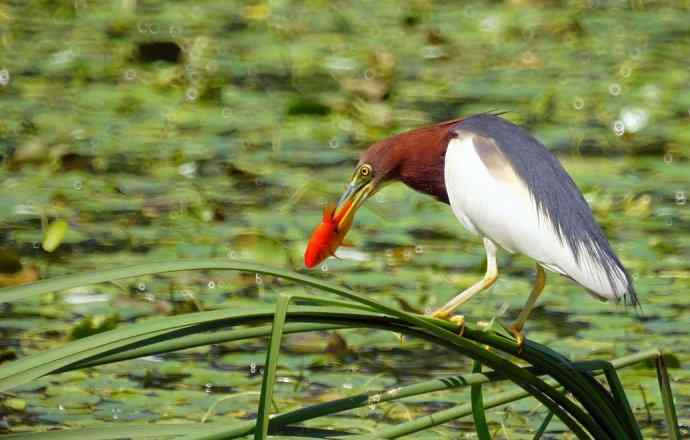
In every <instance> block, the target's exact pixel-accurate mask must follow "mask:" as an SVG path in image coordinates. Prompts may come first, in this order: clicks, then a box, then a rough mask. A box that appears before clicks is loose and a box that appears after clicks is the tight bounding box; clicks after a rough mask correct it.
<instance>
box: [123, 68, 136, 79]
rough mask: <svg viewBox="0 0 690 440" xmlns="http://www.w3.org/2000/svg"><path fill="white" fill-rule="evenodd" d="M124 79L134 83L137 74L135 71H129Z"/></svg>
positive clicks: (126, 71)
mask: <svg viewBox="0 0 690 440" xmlns="http://www.w3.org/2000/svg"><path fill="white" fill-rule="evenodd" d="M124 77H125V79H126V80H127V81H134V80H135V79H137V72H136V70H134V69H127V70H125V74H124Z"/></svg>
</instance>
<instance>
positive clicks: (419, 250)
mask: <svg viewBox="0 0 690 440" xmlns="http://www.w3.org/2000/svg"><path fill="white" fill-rule="evenodd" d="M414 252H415V253H416V254H421V253H424V248H423V247H422V245H421V244H418V245H417V246H415V247H414Z"/></svg>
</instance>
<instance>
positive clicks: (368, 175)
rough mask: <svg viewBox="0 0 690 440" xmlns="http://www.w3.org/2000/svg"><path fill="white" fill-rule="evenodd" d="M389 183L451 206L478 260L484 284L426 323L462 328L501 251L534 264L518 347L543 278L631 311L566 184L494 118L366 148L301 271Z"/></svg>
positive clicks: (621, 273) (623, 273)
mask: <svg viewBox="0 0 690 440" xmlns="http://www.w3.org/2000/svg"><path fill="white" fill-rule="evenodd" d="M393 182H402V183H404V184H405V185H407V186H408V187H410V188H412V189H413V190H416V191H419V192H422V193H425V194H428V195H430V196H432V197H435V198H436V199H437V200H438V201H440V202H442V203H445V204H448V205H450V208H451V210H452V212H453V214H454V215H455V217H456V218H457V219H458V221H459V222H460V223H461V224H462V226H463V227H464V228H465V229H466V230H467V231H469V232H470V233H471V234H473V235H475V236H478V237H479V238H481V241H482V243H483V245H484V250H485V252H486V272H485V273H484V276H483V277H482V278H481V279H479V280H477V281H476V282H475V283H474V284H472V285H471V286H469V287H468V288H466V289H465V290H463V291H462V292H460V293H459V294H457V295H456V296H455V297H453V298H452V299H451V300H450V301H448V302H447V303H446V304H445V305H443V306H442V307H440V308H438V309H437V310H435V311H433V312H432V313H431V316H433V317H435V318H440V319H446V320H451V321H454V322H456V323H458V324H460V325H461V327H460V328H462V325H464V317H463V316H462V315H454V312H455V311H456V310H457V309H458V308H460V307H461V306H462V305H463V304H465V303H466V302H467V301H469V300H470V299H471V298H472V297H474V296H475V295H477V294H478V293H479V292H482V291H484V290H486V289H488V288H489V287H491V286H492V285H493V284H494V283H495V282H496V280H497V278H498V273H499V272H498V264H497V261H496V255H497V252H498V250H499V249H503V250H505V251H507V252H509V253H511V254H515V253H518V254H523V255H526V256H528V257H530V258H531V259H532V260H534V261H535V262H536V277H535V281H534V285H533V286H532V289H531V292H530V293H529V296H528V298H527V301H526V303H525V305H524V307H523V308H522V310H521V311H520V313H519V315H518V317H517V319H516V320H515V321H514V322H513V323H512V324H511V325H510V326H509V327H508V329H509V331H510V332H511V333H512V334H513V335H514V337H515V339H516V341H517V343H518V345H520V346H522V344H523V343H524V338H525V334H524V326H525V322H526V321H527V319H528V317H529V315H530V312H531V311H532V309H533V308H534V307H535V304H536V302H537V300H538V298H539V296H540V295H541V293H542V292H543V290H544V286H545V283H546V271H549V272H555V273H557V274H560V275H563V276H565V277H567V278H570V279H571V280H573V281H574V282H575V283H577V284H579V285H580V286H582V287H583V288H584V289H585V290H586V291H587V292H589V293H590V294H591V295H593V296H594V297H596V298H598V299H601V300H603V301H612V302H620V301H623V302H624V303H625V304H629V305H634V306H637V305H639V300H638V296H637V294H636V292H635V288H634V286H633V281H632V278H631V277H630V274H629V272H628V271H627V270H626V269H625V267H624V266H623V264H622V263H621V261H620V259H619V258H618V256H617V255H616V253H615V252H614V251H613V249H612V248H611V245H610V244H609V242H608V240H607V238H606V236H605V235H604V233H603V231H602V229H601V227H600V226H599V224H598V223H597V222H596V220H595V219H594V215H593V214H592V211H591V209H590V207H589V205H588V204H587V201H586V200H585V198H584V197H583V195H582V193H581V192H580V190H579V189H578V187H577V185H576V184H575V182H574V181H573V179H572V178H571V177H570V175H569V174H568V173H567V172H566V170H565V169H564V168H563V166H562V165H561V163H560V162H559V161H558V159H557V158H556V157H555V156H554V155H553V154H552V153H551V152H550V151H549V150H548V149H547V148H546V147H545V146H544V145H543V144H542V143H541V142H539V141H538V140H537V139H536V138H535V137H533V136H532V135H530V134H529V133H528V132H527V131H526V130H524V129H523V128H521V127H519V126H517V125H515V124H513V123H512V122H510V121H508V120H506V119H505V118H503V117H502V116H501V115H500V114H496V113H481V114H476V115H472V116H469V117H465V118H459V119H453V120H450V121H445V122H441V123H437V124H433V125H429V126H424V127H421V128H417V129H414V130H411V131H407V132H404V133H400V134H397V135H395V136H392V137H389V138H387V139H383V140H381V141H378V142H376V143H374V144H372V145H371V146H370V147H369V148H368V149H367V150H365V151H364V152H363V153H362V154H361V155H360V159H359V162H358V164H357V166H356V167H355V170H354V173H353V174H352V177H351V179H350V182H349V184H348V185H347V187H346V189H345V191H344V193H343V194H342V195H341V196H340V198H339V200H338V202H337V203H336V204H335V207H333V206H331V207H330V208H329V210H328V211H324V222H323V223H322V224H321V225H320V226H319V227H318V228H317V230H315V233H314V235H313V237H312V240H311V241H310V242H309V245H308V247H307V251H306V253H305V264H306V266H307V267H313V266H314V265H316V264H318V263H320V262H321V261H323V260H324V259H325V258H327V257H328V256H329V255H330V254H332V253H333V252H334V249H335V248H337V246H338V245H339V244H340V243H341V242H342V240H343V238H344V236H345V234H346V233H347V231H348V230H349V228H350V226H351V225H352V222H353V218H354V215H355V213H356V212H357V210H358V209H359V207H361V206H362V204H363V203H364V202H365V201H366V200H367V199H369V198H370V197H371V196H373V195H374V194H376V193H377V192H378V191H379V190H380V189H381V188H383V187H385V186H386V185H387V184H390V183H393Z"/></svg>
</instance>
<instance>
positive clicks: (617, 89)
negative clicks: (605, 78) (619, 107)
mask: <svg viewBox="0 0 690 440" xmlns="http://www.w3.org/2000/svg"><path fill="white" fill-rule="evenodd" d="M609 93H610V94H611V96H618V95H620V94H621V85H620V84H618V83H613V84H611V85H610V86H609Z"/></svg>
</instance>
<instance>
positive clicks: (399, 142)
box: [396, 124, 453, 203]
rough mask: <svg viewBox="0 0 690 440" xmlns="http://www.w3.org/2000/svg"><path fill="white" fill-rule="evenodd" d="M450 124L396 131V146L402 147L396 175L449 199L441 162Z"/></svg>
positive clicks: (432, 194)
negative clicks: (401, 158) (401, 156)
mask: <svg viewBox="0 0 690 440" xmlns="http://www.w3.org/2000/svg"><path fill="white" fill-rule="evenodd" d="M452 127H453V125H450V124H447V125H436V126H432V127H428V128H422V129H418V130H413V131H410V132H406V133H402V134H400V135H398V139H396V148H403V149H404V150H405V154H404V157H405V159H404V160H403V161H402V162H401V164H400V167H399V169H398V178H399V179H400V181H402V182H403V183H404V184H405V185H407V186H409V187H410V188H412V189H414V190H416V191H419V192H423V193H425V194H429V195H430V196H433V197H436V198H437V199H438V200H440V201H442V202H444V203H448V194H447V193H446V183H445V178H444V166H445V156H446V148H447V147H448V142H449V141H450V139H451V138H452V137H453V131H452Z"/></svg>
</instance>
